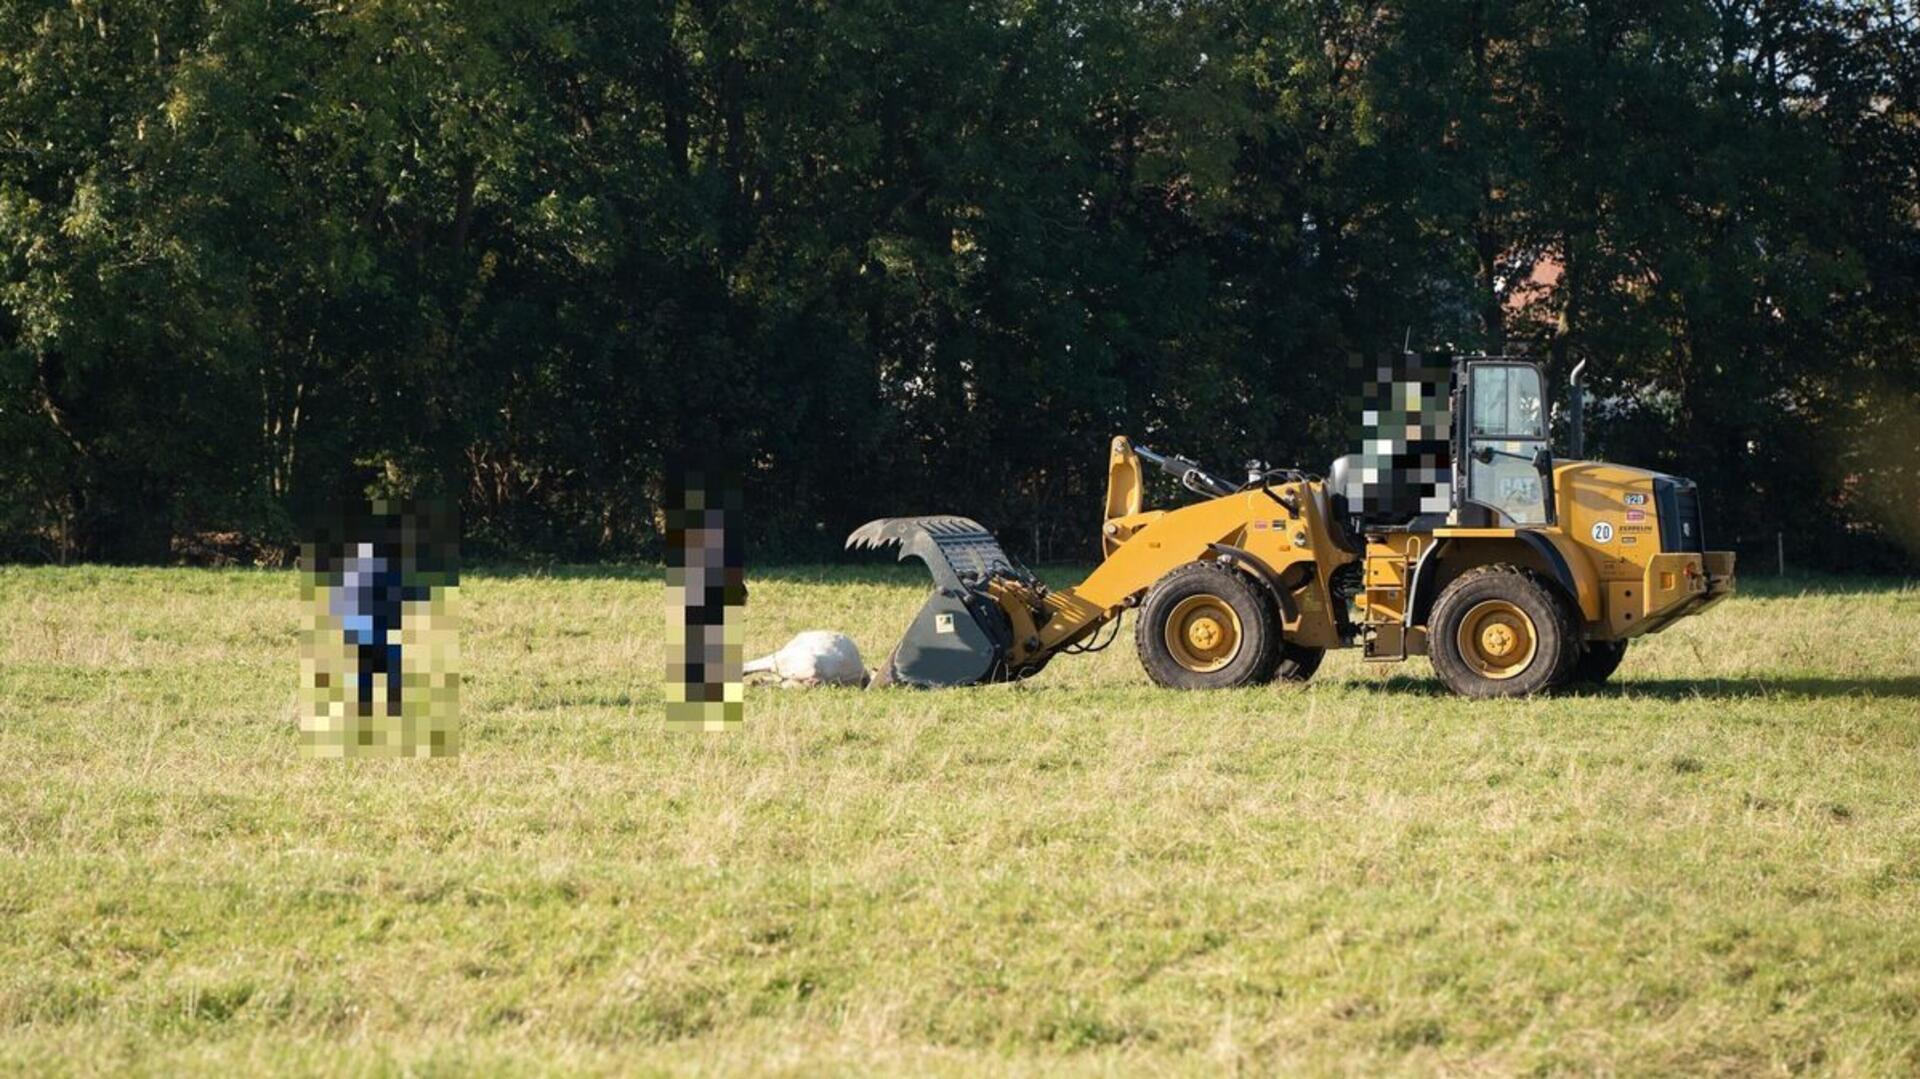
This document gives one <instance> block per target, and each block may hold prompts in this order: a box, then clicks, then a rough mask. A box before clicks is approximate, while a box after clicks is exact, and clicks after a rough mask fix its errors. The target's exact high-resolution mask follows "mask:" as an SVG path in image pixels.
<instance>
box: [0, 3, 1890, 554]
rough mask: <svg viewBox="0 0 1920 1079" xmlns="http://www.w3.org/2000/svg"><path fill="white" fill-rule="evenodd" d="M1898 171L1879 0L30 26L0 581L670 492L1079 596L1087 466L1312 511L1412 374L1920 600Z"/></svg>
mask: <svg viewBox="0 0 1920 1079" xmlns="http://www.w3.org/2000/svg"><path fill="white" fill-rule="evenodd" d="M1916 163H1920V17H1917V16H1916V12H1915V10H1914V7H1913V5H1912V4H1911V3H1910V0H1881V2H1844V0H1629V2H1623V3H1605V4H1601V3H1588V2H1574V0H1300V2H1290V3H1272V2H1255V0H1122V2H1114V0H950V2H947V0H943V2H938V3H925V2H908V0H800V2H795V0H779V2H769V0H655V2H650V3H632V2H612V0H463V2H461V3H459V4H444V3H427V2H422V0H221V2H217V3H216V2H213V0H58V2H33V0H11V2H8V3H5V4H0V557H4V558H12V559H28V560H34V559H45V560H78V559H100V560H115V561H166V560H171V559H181V558H189V559H190V558H195V557H210V556H213V555H218V554H220V553H222V552H224V553H225V555H226V556H229V557H230V556H233V554H234V553H235V552H238V553H239V556H240V557H260V558H266V559H273V558H278V557H283V556H284V554H285V552H286V551H288V550H289V549H290V547H291V545H292V544H294V543H296V542H297V540H298V538H299V536H300V532H301V530H302V528H303V527H304V522H305V521H307V520H309V519H310V518H311V517H312V516H313V515H314V514H315V513H317V512H318V511H319V508H320V507H322V506H324V505H327V504H329V503H330V502H332V501H333V500H335V499H338V498H340V497H342V496H346V495H359V494H380V495H395V496H406V497H441V498H450V499H453V500H457V502H458V504H459V506H460V508H461V511H462V513H463V516H464V520H465V527H466V536H467V542H468V545H469V551H470V552H471V553H472V554H475V555H479V556H481V557H501V558H542V559H546V558H551V559H568V560H591V559H647V558H654V557H658V555H659V553H660V548H659V544H660V540H659V530H658V521H657V514H658V510H659V504H660V502H661V498H662V493H663V490H664V478H663V474H662V473H663V464H662V462H663V461H665V460H666V459H667V458H668V456H669V455H671V454H673V453H675V452H677V451H688V450H690V451H693V452H696V453H698V454H699V455H701V456H704V457H708V458H711V459H718V460H726V461H731V462H734V463H735V464H736V465H737V466H738V467H739V468H740V470H741V475H742V477H743V479H742V482H743V484H744V488H745V506H746V520H747V522H748V525H749V528H750V535H749V540H748V551H749V555H750V557H753V558H755V559H761V560H764V559H768V558H810V557H818V556H821V555H823V554H824V553H826V552H828V551H830V550H832V549H834V548H836V547H837V545H838V541H839V539H840V537H842V536H844V535H845V533H846V531H847V529H848V528H849V527H850V526H851V525H853V524H857V523H859V522H860V521H862V520H864V519H866V518H869V517H872V516H879V515H883V514H893V513H904V512H959V513H965V514H968V515H971V516H975V517H978V518H980V519H981V520H982V521H984V522H986V523H987V524H989V525H990V526H991V527H994V528H996V529H998V530H999V531H1000V532H1001V534H1002V537H1003V539H1004V540H1005V542H1006V543H1007V545H1008V546H1009V548H1010V549H1013V550H1015V551H1018V552H1020V553H1021V554H1023V555H1024V556H1027V557H1029V558H1046V559H1088V558H1091V557H1094V556H1095V552H1096V550H1097V547H1096V544H1095V532H1094V526H1095V523H1096V522H1095V518H1096V517H1097V515H1098V512H1099V509H1098V507H1099V491H1100V489H1101V487H1102V485H1103V484H1104V480H1105V469H1104V460H1105V458H1104V454H1105V441H1106V439H1107V437H1108V436H1110V435H1112V434H1115V433H1129V434H1132V435H1134V436H1135V437H1136V438H1138V439H1139V440H1141V441H1144V442H1146V443H1148V444H1150V445H1154V446H1156V447H1161V448H1166V449H1178V450H1180V451H1182V452H1184V453H1186V454H1187V455H1189V456H1193V457H1196V458H1198V459H1202V460H1206V461H1210V462H1216V463H1219V464H1222V465H1233V464H1237V463H1238V462H1239V461H1241V460H1242V459H1245V458H1247V457H1253V456H1257V457H1261V458H1264V459H1266V460H1269V461H1272V462H1274V463H1276V464H1298V465H1300V466H1303V467H1306V468H1308V469H1310V470H1314V471H1320V470H1323V469H1324V468H1325V467H1326V463H1327V462H1328V461H1330V460H1331V459H1332V458H1333V457H1334V456H1337V455H1338V454H1339V453H1342V452H1345V451H1346V450H1347V449H1348V448H1350V447H1349V442H1350V439H1351V437H1352V426H1353V423H1354V421H1355V420H1356V418H1357V417H1356V416H1355V415H1353V402H1354V401H1355V399H1356V397H1357V394H1358V392H1359V390H1360V384H1359V378H1360V375H1359V373H1358V372H1356V371H1355V370H1354V368H1353V366H1352V358H1353V357H1355V356H1358V355H1372V354H1378V353H1379V352H1380V351H1382V350H1385V349H1397V348H1399V347H1400V346H1401V344H1402V343H1403V342H1404V341H1406V340H1408V339H1409V338H1411V340H1412V341H1413V342H1414V344H1415V346H1416V347H1423V348H1431V347H1441V346H1445V347H1451V348H1454V349H1457V350H1461V351H1481V350H1484V351H1488V352H1506V353H1523V354H1527V355H1531V356H1534V357H1537V358H1540V359H1542V360H1543V361H1545V362H1546V364H1547V365H1548V370H1549V373H1550V377H1551V378H1553V379H1554V380H1555V381H1556V382H1560V381H1562V380H1564V377H1565V375H1566V373H1567V372H1568V371H1569V370H1570V369H1571V367H1572V366H1573V365H1574V364H1576V363H1578V362H1580V361H1582V360H1584V361H1586V362H1587V368H1586V370H1587V377H1588V381H1589V383H1590V384H1591V386H1592V387H1593V394H1594V398H1593V399H1594V402H1595V405H1594V407H1593V408H1590V409H1589V419H1588V438H1587V447H1588V451H1589V453H1590V454H1593V455H1598V456H1604V457H1607V458H1609V459H1615V460H1620V461H1623V462H1626V463H1633V464H1640V465H1645V466H1648V467H1655V468H1661V469H1665V470H1668V471H1673V472H1676V473H1679V474H1682V475H1687V476H1691V477H1693V478H1695V479H1696V480H1698V481H1699V482H1700V484H1701V486H1702V490H1703V495H1704V497H1705V500H1706V504H1707V507H1708V512H1709V514H1710V516H1709V530H1710V538H1711V539H1713V540H1714V542H1715V543H1716V544H1719V543H1735V544H1737V545H1739V546H1740V547H1741V548H1742V549H1743V550H1752V551H1764V552H1768V553H1771V552H1772V551H1773V550H1774V549H1775V543H1776V542H1777V537H1779V536H1781V535H1782V534H1784V540H1785V543H1786V545H1787V547H1788V549H1789V551H1790V553H1791V554H1792V555H1793V556H1794V558H1795V560H1796V561H1797V562H1799V563H1800V564H1801V565H1818V566H1823V567H1827V568H1855V569H1867V568H1891V567H1896V566H1908V565H1911V564H1912V561H1913V558H1914V552H1915V551H1917V550H1920V472H1917V471H1916V470H1917V469H1920V465H1917V464H1916V461H1917V460H1920V175H1917V173H1916ZM1562 396H1564V395H1562Z"/></svg>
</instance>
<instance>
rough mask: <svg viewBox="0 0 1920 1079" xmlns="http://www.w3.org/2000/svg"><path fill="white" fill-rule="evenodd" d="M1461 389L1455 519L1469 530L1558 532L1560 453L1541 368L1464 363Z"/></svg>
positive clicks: (1456, 400) (1456, 416)
mask: <svg viewBox="0 0 1920 1079" xmlns="http://www.w3.org/2000/svg"><path fill="white" fill-rule="evenodd" d="M1456 376H1457V377H1456V379H1455V383H1454V390H1453V402H1452V404H1453V494H1454V503H1453V511H1454V519H1455V522H1456V523H1457V524H1459V525H1460V526H1462V527H1467V528H1502V527H1507V528H1518V527H1523V526H1527V525H1551V524H1553V523H1554V521H1555V516H1556V515H1555V512H1554V504H1553V484H1552V482H1551V479H1552V476H1553V451H1552V448H1551V447H1550V446H1549V444H1548V441H1547V434H1548V429H1547V416H1548V409H1547V395H1546V384H1545V380H1544V379H1542V378H1541V375H1540V368H1539V367H1537V366H1536V365H1534V364H1531V363H1525V362H1522V361H1519V360H1509V359H1491V358H1490V359H1473V360H1464V361H1462V362H1461V363H1460V366H1459V368H1458V370H1457V372H1456Z"/></svg>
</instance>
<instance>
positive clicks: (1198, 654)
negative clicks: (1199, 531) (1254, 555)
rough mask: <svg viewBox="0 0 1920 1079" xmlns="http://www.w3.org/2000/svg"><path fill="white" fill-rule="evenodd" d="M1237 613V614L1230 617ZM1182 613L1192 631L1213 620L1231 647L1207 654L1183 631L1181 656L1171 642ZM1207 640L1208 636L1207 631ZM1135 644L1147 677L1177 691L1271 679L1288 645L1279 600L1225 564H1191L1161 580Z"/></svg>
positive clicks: (1137, 626) (1145, 607)
mask: <svg viewBox="0 0 1920 1079" xmlns="http://www.w3.org/2000/svg"><path fill="white" fill-rule="evenodd" d="M1229 612H1230V613H1229ZM1176 615H1178V616H1179V617H1180V619H1181V621H1182V623H1183V625H1185V626H1186V629H1187V631H1192V632H1198V631H1203V630H1205V629H1206V627H1205V626H1202V625H1198V623H1200V622H1201V621H1211V622H1213V624H1214V629H1215V630H1216V631H1219V632H1220V633H1222V634H1225V633H1227V632H1229V631H1230V633H1231V636H1232V642H1231V647H1228V645H1226V644H1224V643H1222V644H1220V645H1219V646H1218V647H1217V649H1216V650H1215V651H1208V650H1204V649H1202V648H1200V647H1198V646H1196V645H1194V644H1192V643H1191V642H1190V640H1189V632H1176V633H1175V635H1176V636H1178V637H1179V638H1180V641H1181V643H1180V644H1179V646H1178V647H1179V648H1180V653H1179V654H1176V651H1175V645H1174V644H1173V643H1170V641H1169V630H1170V629H1176V630H1177V628H1178V627H1174V626H1173V620H1174V618H1175V617H1176ZM1202 637H1203V638H1204V637H1205V634H1204V633H1203V634H1202ZM1133 641H1134V645H1135V647H1136V648H1137V649H1138V651H1139V653H1140V665H1141V666H1142V667H1144V668H1146V672H1147V677H1148V678H1151V679H1153V680H1154V682H1156V683H1158V684H1159V685H1163V686H1167V687H1168V688H1171V689H1231V688H1234V687H1236V686H1246V685H1253V684H1255V683H1258V682H1260V681H1263V680H1264V678H1268V677H1271V676H1272V674H1273V671H1274V668H1275V663H1276V655H1277V650H1278V648H1279V646H1280V622H1279V615H1278V612H1276V611H1275V609H1274V604H1273V601H1272V599H1271V598H1270V597H1268V596H1267V595H1265V594H1264V593H1263V592H1262V591H1261V588H1260V585H1259V584H1258V583H1257V582H1255V581H1253V580H1252V579H1251V578H1249V577H1248V576H1247V575H1246V574H1244V573H1242V572H1240V571H1239V570H1237V569H1233V568H1231V567H1229V566H1223V565H1221V564H1219V563H1217V562H1189V563H1187V564H1186V565H1184V566H1180V567H1179V568H1177V569H1174V570H1173V571H1171V572H1169V573H1168V574H1167V575H1166V576H1165V577H1162V578H1160V580H1159V581H1158V582H1156V583H1155V584H1154V586H1153V590H1152V591H1150V592H1148V593H1147V601H1146V602H1145V603H1143V604H1141V606H1140V616H1139V618H1137V619H1136V620H1135V621H1134V624H1133Z"/></svg>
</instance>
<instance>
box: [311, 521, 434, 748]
mask: <svg viewBox="0 0 1920 1079" xmlns="http://www.w3.org/2000/svg"><path fill="white" fill-rule="evenodd" d="M424 598H426V589H423V588H417V587H408V586H407V585H406V583H405V582H404V580H403V579H402V576H401V572H400V567H399V565H398V560H397V559H396V558H394V557H393V554H392V552H391V551H389V550H388V549H387V545H386V544H375V543H358V544H355V545H354V547H353V549H352V553H350V554H348V555H347V557H346V560H345V562H344V564H343V565H342V566H341V571H340V585H339V587H338V588H336V589H334V592H333V600H332V609H333V613H334V615H336V616H337V617H338V618H339V619H340V625H341V628H342V629H343V630H344V631H345V635H346V638H347V644H348V645H350V646H351V647H352V648H353V650H354V668H355V671H356V674H357V676H358V686H357V687H356V688H357V690H358V701H359V708H358V712H359V714H360V715H362V716H370V715H372V714H373V676H374V675H376V674H378V675H381V676H383V677H384V678H385V679H386V683H387V714H388V715H390V716H397V715H399V714H400V702H401V696H402V690H403V688H404V681H405V679H404V676H403V674H402V673H401V672H402V667H401V657H400V644H399V643H398V642H397V641H395V640H394V639H393V634H394V633H395V632H396V631H397V630H398V629H399V628H400V619H401V616H402V614H403V612H404V610H405V606H406V604H407V603H408V602H410V601H413V600H418V599H424Z"/></svg>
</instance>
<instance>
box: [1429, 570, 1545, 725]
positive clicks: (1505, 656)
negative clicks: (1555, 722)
mask: <svg viewBox="0 0 1920 1079" xmlns="http://www.w3.org/2000/svg"><path fill="white" fill-rule="evenodd" d="M1427 639H1428V641H1429V644H1428V656H1429V658H1430V659H1432V660H1433V669H1434V672H1435V673H1437V674H1438V675H1439V676H1440V680H1441V681H1443V682H1445V683H1446V684H1447V687H1448V688H1449V689H1451V690H1453V691H1454V692H1455V693H1458V694H1460V695H1461V696H1463V697H1476V698H1485V697H1524V696H1526V695H1528V694H1530V693H1537V692H1539V691H1541V690H1544V689H1547V688H1549V687H1551V686H1553V685H1555V684H1557V683H1558V682H1560V681H1562V680H1564V677H1565V675H1566V673H1567V672H1568V671H1569V670H1570V669H1571V666H1572V664H1573V662H1574V660H1575V659H1577V658H1578V656H1579V654H1580V638H1579V633H1578V629H1577V627H1576V626H1575V625H1574V622H1573V619H1572V617H1571V616H1570V615H1569V614H1568V613H1567V605H1566V604H1565V603H1562V602H1561V600H1560V597H1559V596H1558V595H1556V594H1555V593H1554V592H1553V590H1552V587H1551V586H1550V585H1548V584H1547V583H1546V582H1545V581H1543V580H1541V579H1540V578H1539V577H1538V576H1536V575H1535V574H1534V573H1532V572H1531V571H1528V570H1524V569H1521V568H1519V567H1517V566H1505V565H1496V566H1481V567H1479V568H1477V569H1473V570H1469V571H1468V572H1466V573H1464V574H1462V575H1461V576H1460V577H1459V579H1457V580H1455V581H1454V582H1453V583H1452V584H1450V585H1448V586H1447V590H1446V591H1445V592H1442V593H1441V594H1440V599H1439V601H1438V602H1436V603H1435V604H1434V606H1433V618H1432V620H1431V621H1430V623H1429V630H1428V634H1427Z"/></svg>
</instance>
